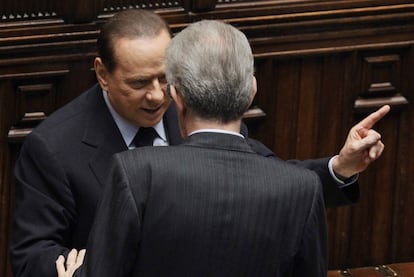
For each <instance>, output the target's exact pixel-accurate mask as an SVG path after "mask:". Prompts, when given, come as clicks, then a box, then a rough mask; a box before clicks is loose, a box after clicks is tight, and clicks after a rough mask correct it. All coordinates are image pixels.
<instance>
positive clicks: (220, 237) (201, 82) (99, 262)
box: [58, 21, 327, 277]
mask: <svg viewBox="0 0 414 277" xmlns="http://www.w3.org/2000/svg"><path fill="white" fill-rule="evenodd" d="M166 77H167V81H168V83H169V91H170V95H171V97H172V98H173V100H174V102H175V104H176V107H177V112H178V118H179V124H180V129H181V132H182V135H183V136H184V137H185V141H184V143H183V144H181V145H179V146H170V147H142V148H138V149H135V150H131V151H127V152H123V153H119V154H116V155H115V156H114V159H113V164H112V165H113V166H112V170H111V173H110V175H109V176H110V178H109V182H108V184H107V186H106V187H105V191H104V193H103V198H102V202H101V204H100V207H99V209H98V210H97V215H96V218H95V222H94V226H93V228H92V231H91V234H90V236H89V240H88V244H87V248H86V249H87V252H86V260H85V263H84V265H83V266H82V267H81V268H80V269H79V270H78V271H77V272H76V273H75V275H76V276H88V277H92V276H100V277H105V276H111V277H115V276H197V277H199V276H214V277H217V276H226V277H229V276H283V277H286V276H298V277H303V276H310V277H312V276H315V277H322V276H326V270H327V261H326V260H327V257H326V256H327V254H326V222H325V212H324V211H325V209H324V202H323V194H322V187H321V184H320V180H319V178H318V176H317V175H316V173H314V172H312V171H310V170H307V169H302V168H299V167H296V166H294V165H291V164H288V163H286V162H283V161H279V160H276V159H269V158H265V157H262V156H260V155H257V154H256V153H255V152H254V151H253V150H252V149H251V148H250V146H249V144H248V143H247V142H246V140H245V138H244V137H243V136H242V135H241V134H240V122H241V118H242V115H243V113H244V112H245V111H246V110H247V109H248V107H249V105H250V103H251V102H252V100H253V98H254V95H255V93H256V80H255V77H254V76H253V55H252V51H251V48H250V46H249V43H248V41H247V39H246V37H245V36H244V35H243V33H241V32H240V31H238V30H237V29H236V28H234V27H232V26H230V25H227V24H225V23H222V22H218V21H200V22H197V23H194V24H191V25H190V26H189V27H187V28H186V29H184V30H183V31H182V32H180V33H179V34H178V35H177V36H176V37H175V38H174V39H173V40H172V42H171V44H170V46H169V47H168V49H167V53H166ZM78 263H79V261H78ZM59 268H60V269H62V268H63V267H62V258H60V259H59V260H58V269H59ZM62 276H63V275H62Z"/></svg>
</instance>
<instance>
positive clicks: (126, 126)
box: [102, 90, 167, 147]
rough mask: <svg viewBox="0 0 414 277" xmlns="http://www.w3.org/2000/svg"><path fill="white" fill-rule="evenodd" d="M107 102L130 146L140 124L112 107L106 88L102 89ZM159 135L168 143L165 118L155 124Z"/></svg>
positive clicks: (123, 136)
mask: <svg viewBox="0 0 414 277" xmlns="http://www.w3.org/2000/svg"><path fill="white" fill-rule="evenodd" d="M102 94H103V97H104V99H105V103H106V105H107V106H108V109H109V112H110V113H111V115H112V117H113V119H114V120H115V123H116V126H118V129H119V131H120V132H121V135H122V138H123V139H124V141H125V144H126V145H128V147H129V146H130V145H131V143H132V140H133V139H134V137H135V135H136V133H137V132H138V129H139V126H136V125H134V124H132V123H130V122H129V121H127V120H126V119H124V118H123V117H122V116H120V115H119V114H118V113H117V112H116V111H115V109H114V108H113V107H112V105H111V102H110V101H109V99H108V94H107V92H106V91H105V90H102ZM153 128H154V129H155V131H156V132H157V134H158V136H159V137H160V138H161V139H162V140H163V141H164V142H166V143H167V136H166V134H165V129H164V124H163V120H162V119H161V121H160V122H158V123H157V124H156V125H155V126H153Z"/></svg>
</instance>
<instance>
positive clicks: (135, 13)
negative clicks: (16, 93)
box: [11, 10, 384, 277]
mask: <svg viewBox="0 0 414 277" xmlns="http://www.w3.org/2000/svg"><path fill="white" fill-rule="evenodd" d="M169 41H170V35H169V29H168V26H167V24H166V23H165V22H164V21H163V20H162V19H161V18H160V17H159V16H157V15H155V14H153V13H151V12H148V11H145V10H128V11H123V12H120V13H118V14H117V15H116V16H114V17H112V18H110V19H109V20H108V22H107V23H106V24H105V25H104V27H103V29H102V30H101V33H100V35H99V39H98V54H99V57H97V58H96V59H95V64H94V66H95V71H96V75H97V79H98V82H99V84H98V85H96V86H94V87H92V88H91V89H90V90H88V91H86V92H85V93H83V94H82V95H80V96H79V97H78V98H77V99H75V100H73V101H72V102H71V103H69V104H68V105H66V106H65V107H63V108H62V109H60V110H58V111H56V112H55V113H54V114H52V115H50V116H49V117H48V118H47V119H46V120H45V121H44V122H43V123H42V124H41V125H39V126H38V127H37V128H36V129H35V130H34V131H33V132H32V134H30V135H29V136H28V137H27V138H26V141H25V143H24V145H23V147H22V149H21V153H20V156H19V159H18V161H17V163H16V170H15V172H16V181H17V182H16V209H15V224H14V230H13V238H12V242H11V261H12V265H13V269H14V272H15V275H16V276H22V277H25V276H43V277H49V276H55V274H56V271H55V267H54V261H55V260H56V258H57V257H58V255H59V254H63V255H65V256H66V255H67V253H68V252H69V250H70V249H72V248H77V249H80V248H84V247H85V246H86V241H87V238H88V234H89V231H90V228H91V224H92V221H93V218H94V215H95V210H96V205H97V202H98V200H99V199H100V196H101V192H102V188H103V186H104V183H105V181H106V178H107V174H108V170H109V160H110V157H111V156H112V155H113V154H114V153H118V152H121V151H124V150H128V149H132V148H135V143H134V137H135V133H136V131H137V130H138V129H139V128H140V127H154V128H155V130H156V132H157V135H156V138H154V139H153V141H152V144H153V145H156V146H157V145H176V144H178V143H180V142H181V141H182V138H181V136H180V134H179V129H178V123H177V118H176V112H175V107H174V105H170V98H169V97H168V96H166V94H165V88H166V82H165V77H164V63H163V60H164V51H165V49H166V47H167V45H168V43H169ZM383 114H384V113H381V114H380V115H383ZM380 115H378V116H375V118H376V119H377V118H379V117H380ZM369 128H370V127H369ZM370 137H375V136H373V135H372V136H370ZM247 141H248V142H249V144H250V145H251V146H252V149H254V151H256V152H257V153H259V154H260V155H263V156H273V153H272V152H271V151H270V150H269V149H267V148H266V147H264V146H263V145H261V144H260V143H258V142H256V141H254V140H251V139H247ZM348 145H349V143H348V142H347V143H346V144H345V146H344V148H343V149H349V147H348ZM368 148H371V149H377V150H376V151H374V152H375V153H377V156H378V155H379V154H380V151H379V150H381V142H380V141H379V140H378V141H377V142H375V143H371V144H370V145H368V146H364V147H359V148H358V149H355V150H353V151H351V152H350V153H351V154H355V153H357V152H358V151H361V152H362V151H366V149H368ZM352 149H354V148H352ZM341 152H343V151H341ZM343 153H344V154H345V155H343V154H340V155H339V157H338V158H336V159H333V158H323V159H318V160H310V161H303V162H298V163H299V165H301V166H304V167H308V168H311V169H313V170H315V171H316V172H317V173H318V175H319V176H320V178H321V180H322V183H323V188H324V194H325V201H327V203H328V204H331V205H342V204H346V203H349V202H354V201H356V200H357V199H358V184H357V183H356V182H354V183H352V184H349V186H347V187H345V188H339V187H338V182H337V181H336V180H335V179H334V178H333V176H332V175H331V174H332V173H330V172H329V169H328V161H331V164H332V167H331V169H333V171H335V173H337V174H339V175H342V177H345V178H346V177H350V176H351V175H354V174H356V173H358V172H360V171H362V170H363V169H365V167H366V166H367V164H366V165H363V166H362V167H361V166H358V167H355V166H354V164H355V163H353V162H352V161H355V160H356V158H355V157H354V156H352V155H350V154H349V153H347V152H343ZM343 157H351V159H350V161H351V162H347V163H345V164H344V163H343V162H342V161H344V158H343ZM357 159H360V158H359V156H357ZM338 161H339V162H340V163H339V165H337V164H336V162H338ZM339 183H340V182H339Z"/></svg>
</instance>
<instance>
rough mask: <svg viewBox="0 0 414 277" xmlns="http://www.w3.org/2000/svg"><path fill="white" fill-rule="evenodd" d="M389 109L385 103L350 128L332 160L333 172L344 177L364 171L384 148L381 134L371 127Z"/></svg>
mask: <svg viewBox="0 0 414 277" xmlns="http://www.w3.org/2000/svg"><path fill="white" fill-rule="evenodd" d="M389 110H390V106H388V105H385V106H383V107H381V108H380V109H378V110H377V111H376V112H373V113H371V114H370V115H368V116H367V117H366V118H364V119H363V120H362V121H361V122H359V123H358V124H357V125H355V126H354V127H352V128H351V130H350V131H349V133H348V137H347V139H346V141H345V144H344V146H343V147H342V149H341V151H340V152H339V155H338V157H337V158H336V159H334V160H333V162H332V167H333V170H334V172H335V174H337V175H339V176H340V177H342V178H344V179H346V178H349V177H351V176H353V175H355V174H357V173H360V172H362V171H364V170H365V169H366V168H367V167H368V165H369V164H370V163H371V162H373V161H375V160H376V159H378V158H379V157H380V156H381V154H382V151H383V150H384V144H383V143H382V142H381V135H380V134H379V133H377V132H376V131H374V130H373V129H371V128H372V127H373V126H374V125H375V123H377V122H378V121H379V120H380V119H381V118H383V117H384V116H385V115H386V114H387V113H388V112H389Z"/></svg>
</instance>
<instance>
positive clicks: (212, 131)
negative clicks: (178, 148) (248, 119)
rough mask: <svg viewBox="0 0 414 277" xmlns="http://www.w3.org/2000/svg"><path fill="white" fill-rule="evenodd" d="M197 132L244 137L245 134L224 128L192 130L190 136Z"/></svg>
mask: <svg viewBox="0 0 414 277" xmlns="http://www.w3.org/2000/svg"><path fill="white" fill-rule="evenodd" d="M197 133H221V134H228V135H234V136H238V137H241V138H244V136H243V135H242V134H240V133H236V132H232V131H227V130H222V129H199V130H195V131H193V132H191V133H190V134H189V135H188V136H191V135H194V134H197Z"/></svg>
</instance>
